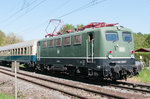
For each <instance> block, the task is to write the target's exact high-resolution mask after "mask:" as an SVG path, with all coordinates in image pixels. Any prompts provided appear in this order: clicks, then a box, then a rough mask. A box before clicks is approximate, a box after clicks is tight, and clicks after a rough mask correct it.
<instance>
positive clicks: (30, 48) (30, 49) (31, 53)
mask: <svg viewBox="0 0 150 99" xmlns="http://www.w3.org/2000/svg"><path fill="white" fill-rule="evenodd" d="M30 54H31V55H32V46H30Z"/></svg>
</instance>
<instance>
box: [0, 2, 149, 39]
mask: <svg viewBox="0 0 150 99" xmlns="http://www.w3.org/2000/svg"><path fill="white" fill-rule="evenodd" d="M50 19H61V20H62V21H63V24H72V25H75V26H76V25H78V24H84V25H86V24H89V23H91V22H106V23H119V25H121V26H124V27H127V28H130V29H131V30H132V31H133V32H135V33H138V32H141V33H143V34H150V0H0V30H1V31H3V32H4V33H5V34H7V35H9V33H11V32H13V33H15V34H16V35H17V36H18V37H21V38H23V39H24V40H25V41H26V40H33V39H42V38H44V37H45V35H46V32H45V29H46V27H47V25H48V23H49V20H50ZM53 27H54V25H53V24H50V27H49V28H48V32H49V33H50V32H52V28H53Z"/></svg>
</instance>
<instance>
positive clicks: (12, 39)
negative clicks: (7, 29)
mask: <svg viewBox="0 0 150 99" xmlns="http://www.w3.org/2000/svg"><path fill="white" fill-rule="evenodd" d="M22 41H23V39H22V38H21V37H18V36H17V35H15V34H14V33H12V32H11V33H9V34H8V35H7V36H6V37H5V45H9V44H14V43H18V42H22Z"/></svg>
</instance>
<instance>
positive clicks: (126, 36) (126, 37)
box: [122, 32, 132, 42]
mask: <svg viewBox="0 0 150 99" xmlns="http://www.w3.org/2000/svg"><path fill="white" fill-rule="evenodd" d="M122 36H123V40H124V41H125V42H131V41H132V36H131V33H130V32H123V33H122Z"/></svg>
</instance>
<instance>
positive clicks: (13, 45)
mask: <svg viewBox="0 0 150 99" xmlns="http://www.w3.org/2000/svg"><path fill="white" fill-rule="evenodd" d="M37 41H38V39H36V40H30V41H25V42H20V43H15V44H11V45H6V46H3V47H0V51H1V50H8V49H14V48H23V47H29V46H33V45H35V43H36V42H37Z"/></svg>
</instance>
